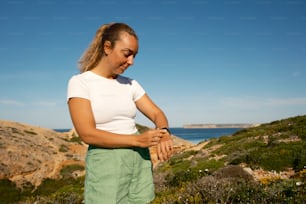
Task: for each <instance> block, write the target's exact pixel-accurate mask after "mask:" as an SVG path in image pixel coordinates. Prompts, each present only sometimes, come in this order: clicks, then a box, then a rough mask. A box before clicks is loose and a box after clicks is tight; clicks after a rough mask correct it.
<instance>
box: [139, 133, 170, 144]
mask: <svg viewBox="0 0 306 204" xmlns="http://www.w3.org/2000/svg"><path fill="white" fill-rule="evenodd" d="M167 134H168V132H167V131H166V130H160V129H152V130H148V131H146V132H144V133H141V134H140V135H137V136H136V140H137V143H138V145H137V146H139V147H152V146H155V145H157V144H158V143H159V142H160V139H161V138H162V137H164V136H165V135H167Z"/></svg>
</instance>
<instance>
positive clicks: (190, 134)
mask: <svg viewBox="0 0 306 204" xmlns="http://www.w3.org/2000/svg"><path fill="white" fill-rule="evenodd" d="M69 130H70V129H55V131H58V132H68V131H69ZM239 130H241V128H170V131H171V133H172V134H173V135H175V136H177V137H180V138H182V139H184V140H187V141H189V142H191V143H193V144H198V143H200V142H203V141H206V140H209V139H210V138H218V137H221V136H225V135H232V134H233V133H235V132H237V131H239Z"/></svg>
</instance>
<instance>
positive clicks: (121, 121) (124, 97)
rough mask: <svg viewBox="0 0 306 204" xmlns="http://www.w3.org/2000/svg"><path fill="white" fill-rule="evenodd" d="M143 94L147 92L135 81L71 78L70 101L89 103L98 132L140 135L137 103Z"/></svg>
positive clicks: (88, 76)
mask: <svg viewBox="0 0 306 204" xmlns="http://www.w3.org/2000/svg"><path fill="white" fill-rule="evenodd" d="M144 94H145V91H144V89H143V88H142V87H141V86H140V84H139V83H138V82H137V81H135V80H133V79H130V78H127V77H123V76H120V75H119V76H118V77H117V79H107V78H104V77H101V76H99V75H97V74H95V73H93V72H91V71H87V72H83V73H81V74H78V75H75V76H72V77H71V79H70V80H69V83H68V91H67V100H69V99H70V98H73V97H78V98H85V99H88V100H90V103H91V108H92V111H93V115H94V119H95V121H96V128H97V129H101V130H105V131H109V132H113V133H118V134H133V133H135V132H136V131H137V129H136V124H135V117H136V112H137V108H136V105H135V102H136V101H137V100H138V99H140V98H141V97H142V96H143V95H144Z"/></svg>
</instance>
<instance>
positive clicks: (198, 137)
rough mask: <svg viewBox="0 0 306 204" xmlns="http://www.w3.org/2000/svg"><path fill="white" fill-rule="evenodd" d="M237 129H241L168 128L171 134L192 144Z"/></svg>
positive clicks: (233, 131) (230, 132)
mask: <svg viewBox="0 0 306 204" xmlns="http://www.w3.org/2000/svg"><path fill="white" fill-rule="evenodd" d="M238 130H241V128H170V131H171V133H172V134H173V135H175V136H178V137H180V138H182V139H184V140H187V141H190V142H192V143H193V144H198V143H199V142H201V141H205V140H208V139H210V138H218V137H221V136H225V135H231V134H233V133H235V132H237V131H238Z"/></svg>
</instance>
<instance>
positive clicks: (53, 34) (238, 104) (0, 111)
mask: <svg viewBox="0 0 306 204" xmlns="http://www.w3.org/2000/svg"><path fill="white" fill-rule="evenodd" d="M109 22H125V23H128V24H129V25H130V26H132V27H133V28H134V29H135V30H136V32H137V33H138V35H139V38H140V42H139V43H140V49H139V54H138V55H137V58H136V60H135V64H134V66H132V67H130V68H129V69H128V70H127V71H126V72H125V73H124V75H126V76H129V77H131V78H134V79H136V80H137V81H139V82H140V83H141V84H142V86H143V87H144V88H145V90H146V91H147V93H148V94H149V96H150V97H151V98H152V99H153V100H154V101H155V102H156V103H157V104H158V105H159V106H160V107H161V108H162V109H163V110H164V112H165V113H166V114H167V116H168V119H169V123H170V126H171V127H181V126H182V125H183V124H190V123H197V124H198V123H265V122H271V121H274V120H279V119H283V118H287V117H292V116H297V115H305V114H306V2H305V1H302V0H301V1H299V0H295V1H293V0H270V1H268V0H267V1H265V0H258V1H256V0H254V1H224V0H223V1H221V0H220V1H218V0H206V1H205V0H180V1H179V0H176V1H175V0H173V1H172V0H166V1H162V0H158V1H148V0H135V1H133V0H131V1H116V0H112V1H98V0H95V1H79V0H70V1H60V0H32V1H31V0H27V1H26V0H3V1H1V3H0V25H1V26H0V63H1V65H0V66H1V74H0V93H1V94H0V120H12V121H17V122H22V123H27V124H32V125H37V126H41V127H47V128H71V127H72V124H71V121H70V117H69V113H68V109H67V104H66V87H67V81H68V79H69V78H70V77H71V76H72V75H74V74H77V73H78V72H79V71H78V68H77V61H78V59H79V58H80V56H81V55H82V53H83V52H84V50H85V49H86V48H87V46H88V44H89V43H90V41H91V40H92V38H93V36H94V34H95V32H96V30H97V28H98V27H99V26H100V25H102V24H104V23H109ZM136 121H137V122H138V123H141V124H144V125H148V126H151V127H152V126H153V125H152V123H150V122H149V121H148V120H147V119H145V118H144V117H143V116H141V115H138V116H137V118H136Z"/></svg>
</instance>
